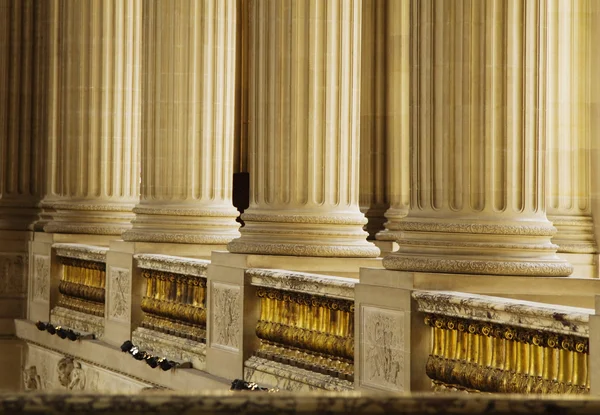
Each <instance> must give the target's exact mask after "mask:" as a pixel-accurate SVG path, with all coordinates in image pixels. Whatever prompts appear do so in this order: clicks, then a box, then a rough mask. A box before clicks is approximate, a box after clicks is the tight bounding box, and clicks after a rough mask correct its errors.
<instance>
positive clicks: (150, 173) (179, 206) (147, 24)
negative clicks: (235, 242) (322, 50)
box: [123, 0, 239, 245]
mask: <svg viewBox="0 0 600 415" xmlns="http://www.w3.org/2000/svg"><path fill="white" fill-rule="evenodd" d="M143 6H144V13H145V16H146V18H145V19H144V21H143V33H144V39H145V42H146V45H145V48H144V51H143V54H144V62H145V65H144V68H143V72H142V82H143V91H144V93H143V96H142V103H143V104H142V131H143V135H142V140H143V153H142V177H143V181H142V187H141V200H140V203H139V204H138V205H137V206H136V208H135V209H134V211H135V214H136V216H135V219H134V221H133V228H132V229H131V230H129V231H127V232H125V233H124V234H123V239H125V240H127V241H151V242H163V243H173V242H174V243H193V244H209V245H222V244H226V243H227V242H229V241H230V240H231V239H233V238H235V237H237V236H239V233H238V230H237V229H238V227H239V224H238V223H237V222H236V221H235V218H236V217H237V216H238V211H237V210H236V209H235V208H234V207H233V205H232V180H233V139H234V137H233V132H234V121H235V118H234V117H235V108H234V98H235V56H236V49H235V48H236V35H235V29H236V2H235V0H199V1H185V0H159V1H144V2H143ZM190 51H193V52H194V53H190Z"/></svg>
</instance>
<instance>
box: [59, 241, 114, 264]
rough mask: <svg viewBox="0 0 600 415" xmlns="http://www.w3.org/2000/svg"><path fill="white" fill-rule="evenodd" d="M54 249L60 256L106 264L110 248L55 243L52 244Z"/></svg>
mask: <svg viewBox="0 0 600 415" xmlns="http://www.w3.org/2000/svg"><path fill="white" fill-rule="evenodd" d="M52 248H53V249H55V250H56V255H58V256H62V257H67V258H74V259H83V260H86V261H94V262H103V263H106V253H107V252H108V248H105V247H101V246H93V245H83V244H69V243H55V244H52Z"/></svg>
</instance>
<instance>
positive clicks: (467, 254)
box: [383, 218, 573, 277]
mask: <svg viewBox="0 0 600 415" xmlns="http://www.w3.org/2000/svg"><path fill="white" fill-rule="evenodd" d="M398 228H399V229H398V230H400V231H402V236H401V238H400V239H398V245H399V248H398V251H396V252H393V253H391V254H389V255H387V256H386V257H385V258H384V260H383V266H384V267H385V268H388V269H395V270H401V271H415V272H440V273H459V274H461V273H463V274H483V275H486V274H487V275H522V276H553V277H566V276H569V275H570V274H571V273H572V272H573V266H572V265H571V264H569V263H568V262H567V261H565V260H564V259H561V258H559V257H558V256H557V255H556V249H557V248H558V247H557V246H556V245H554V244H552V243H551V242H550V238H551V236H552V235H553V234H554V232H555V229H554V228H553V227H552V225H551V224H550V222H548V221H547V220H537V221H533V220H532V221H514V222H513V221H509V220H506V221H503V222H500V221H495V222H492V221H479V222H476V221H475V220H473V219H469V220H466V219H463V220H460V219H455V220H453V221H452V222H450V221H449V220H443V219H442V220H440V219H436V218H426V219H424V218H421V219H417V220H404V221H402V222H401V223H400V224H399V226H398Z"/></svg>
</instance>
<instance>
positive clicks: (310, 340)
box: [256, 287, 354, 379]
mask: <svg viewBox="0 0 600 415" xmlns="http://www.w3.org/2000/svg"><path fill="white" fill-rule="evenodd" d="M257 295H258V297H259V298H260V299H261V313H260V320H259V322H258V323H257V326H256V335H257V336H258V338H260V339H261V347H260V349H259V351H258V352H257V355H258V356H260V357H263V358H265V359H269V360H274V361H281V362H283V363H287V364H291V365H294V366H298V367H301V368H306V369H308V370H312V371H315V372H319V373H326V374H329V375H331V376H334V377H339V378H341V379H352V378H353V373H354V367H353V363H352V362H353V359H354V336H353V334H354V329H353V325H354V302H353V301H351V300H345V299H337V298H329V297H324V296H318V295H312V294H302V293H298V292H293V291H284V290H278V289H273V288H266V287H259V289H258V291H257Z"/></svg>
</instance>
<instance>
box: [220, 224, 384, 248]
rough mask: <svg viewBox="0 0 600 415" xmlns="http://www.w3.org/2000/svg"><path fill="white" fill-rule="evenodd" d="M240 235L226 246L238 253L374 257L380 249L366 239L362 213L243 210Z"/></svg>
mask: <svg viewBox="0 0 600 415" xmlns="http://www.w3.org/2000/svg"><path fill="white" fill-rule="evenodd" d="M242 219H243V220H244V222H245V224H246V225H245V226H244V227H243V228H241V229H240V233H241V237H240V238H238V239H234V240H233V241H231V242H230V243H229V244H228V245H227V249H228V250H229V251H230V252H233V253H240V254H265V255H290V256H305V257H343V258H376V257H378V256H379V254H380V251H379V248H377V247H376V246H375V245H374V244H373V243H371V242H369V241H367V235H368V234H367V233H366V232H365V231H364V230H363V229H362V228H363V226H364V225H365V223H366V220H365V218H364V216H363V215H362V214H360V213H359V214H349V215H346V216H342V215H338V216H333V215H332V216H325V215H324V216H316V215H300V214H298V215H293V214H290V215H287V214H276V213H264V214H262V213H244V214H243V215H242Z"/></svg>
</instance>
